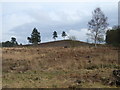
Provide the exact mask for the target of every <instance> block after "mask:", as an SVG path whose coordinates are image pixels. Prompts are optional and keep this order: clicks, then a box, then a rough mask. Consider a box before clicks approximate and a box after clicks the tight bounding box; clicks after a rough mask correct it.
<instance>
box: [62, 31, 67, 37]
mask: <svg viewBox="0 0 120 90" xmlns="http://www.w3.org/2000/svg"><path fill="white" fill-rule="evenodd" d="M66 36H67V34H66V33H65V31H63V32H62V37H63V38H64V39H65V37H66Z"/></svg>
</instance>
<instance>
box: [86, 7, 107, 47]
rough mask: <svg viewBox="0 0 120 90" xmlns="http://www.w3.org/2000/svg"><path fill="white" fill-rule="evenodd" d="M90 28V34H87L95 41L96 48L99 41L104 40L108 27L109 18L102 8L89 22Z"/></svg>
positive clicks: (96, 11) (95, 12)
mask: <svg viewBox="0 0 120 90" xmlns="http://www.w3.org/2000/svg"><path fill="white" fill-rule="evenodd" d="M88 26H89V29H88V30H89V31H90V33H87V35H88V36H90V38H91V39H92V40H94V43H95V46H96V44H97V43H98V42H99V41H101V40H103V39H104V34H105V33H106V28H107V26H108V23H107V17H106V16H105V15H104V13H103V12H102V11H101V9H100V8H96V9H95V10H94V11H93V12H92V19H91V20H90V21H89V22H88Z"/></svg>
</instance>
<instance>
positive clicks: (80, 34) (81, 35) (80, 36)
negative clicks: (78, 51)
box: [68, 28, 88, 41]
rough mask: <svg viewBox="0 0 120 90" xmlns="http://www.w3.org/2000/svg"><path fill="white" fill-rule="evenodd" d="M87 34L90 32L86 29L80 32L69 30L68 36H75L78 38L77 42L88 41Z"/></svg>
mask: <svg viewBox="0 0 120 90" xmlns="http://www.w3.org/2000/svg"><path fill="white" fill-rule="evenodd" d="M87 33H88V30H87V29H85V28H82V29H81V30H79V31H78V30H69V32H68V35H69V36H75V37H76V38H77V40H80V41H86V40H87V36H86V34H87Z"/></svg>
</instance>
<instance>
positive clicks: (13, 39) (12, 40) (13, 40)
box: [11, 37, 18, 46]
mask: <svg viewBox="0 0 120 90" xmlns="http://www.w3.org/2000/svg"><path fill="white" fill-rule="evenodd" d="M11 43H12V45H15V46H16V45H18V43H17V41H16V38H15V37H12V38H11Z"/></svg>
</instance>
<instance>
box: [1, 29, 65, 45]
mask: <svg viewBox="0 0 120 90" xmlns="http://www.w3.org/2000/svg"><path fill="white" fill-rule="evenodd" d="M61 36H62V37H63V38H64V39H65V37H66V36H67V34H66V32H65V31H63V32H62V35H61ZM56 38H58V35H57V32H56V31H54V32H53V39H54V40H56ZM27 40H28V41H29V43H32V44H34V45H37V44H39V43H40V42H41V35H40V32H39V31H38V30H37V29H36V28H34V29H33V31H32V33H31V36H30V37H27ZM18 45H22V44H18V42H17V40H16V38H15V37H11V41H6V42H2V46H3V47H13V46H18Z"/></svg>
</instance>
